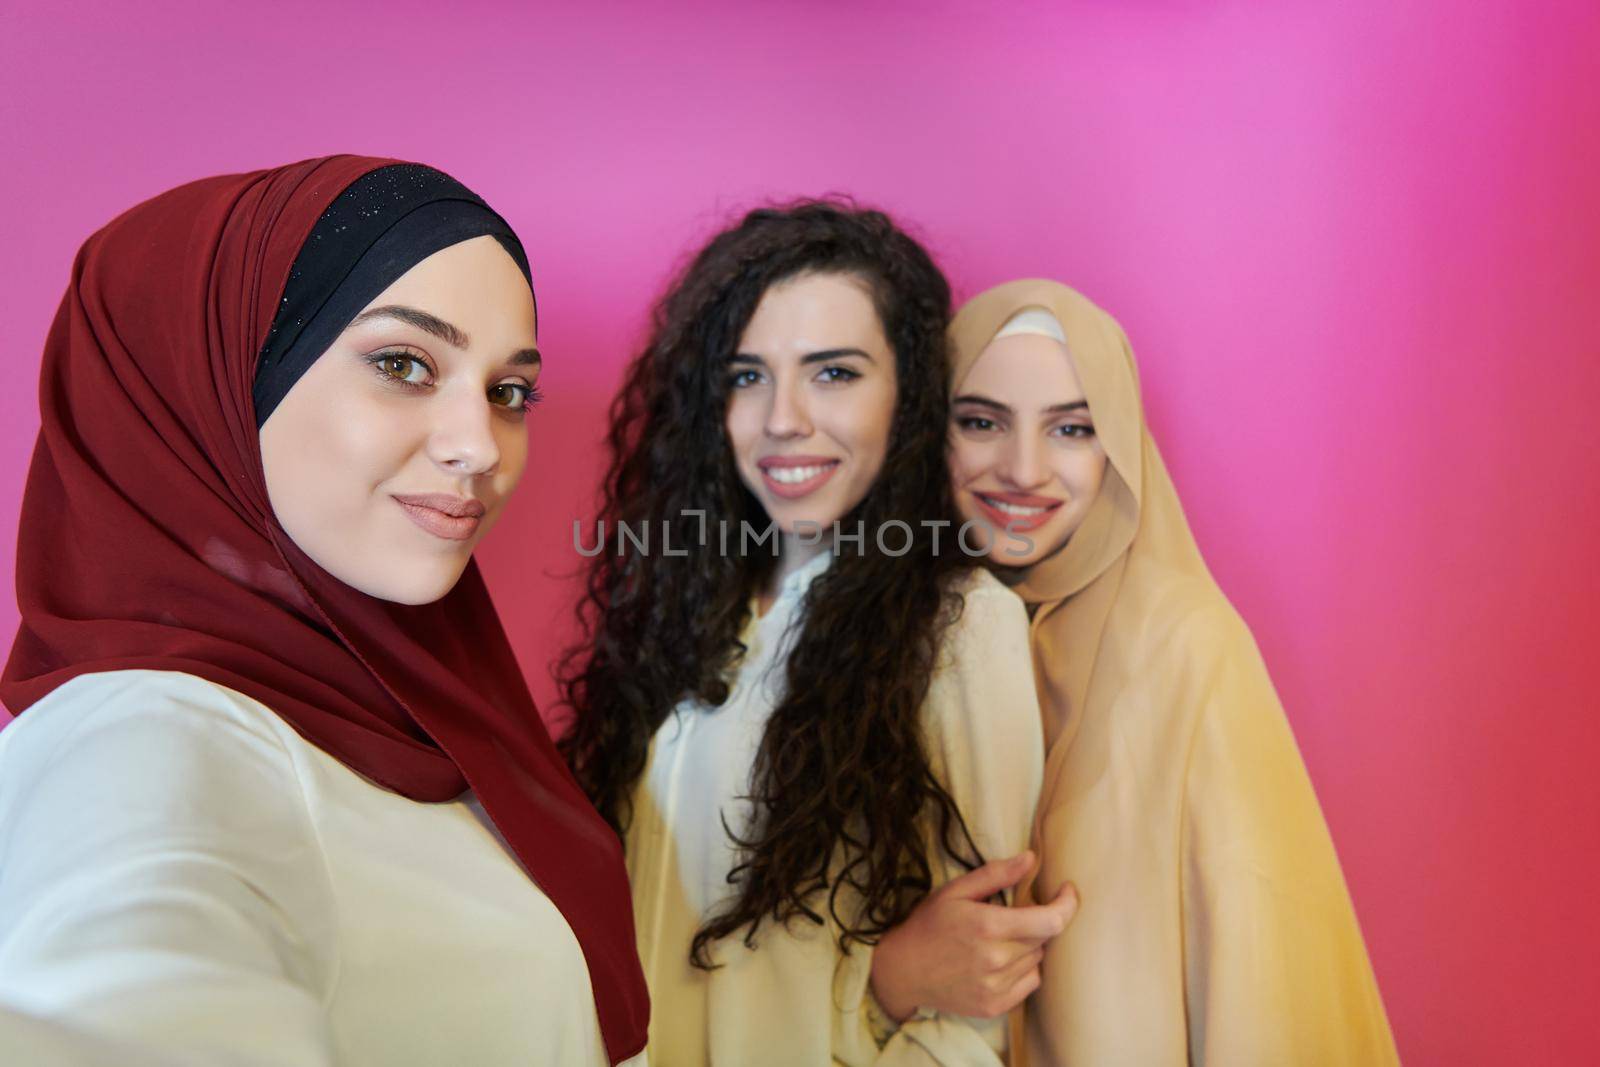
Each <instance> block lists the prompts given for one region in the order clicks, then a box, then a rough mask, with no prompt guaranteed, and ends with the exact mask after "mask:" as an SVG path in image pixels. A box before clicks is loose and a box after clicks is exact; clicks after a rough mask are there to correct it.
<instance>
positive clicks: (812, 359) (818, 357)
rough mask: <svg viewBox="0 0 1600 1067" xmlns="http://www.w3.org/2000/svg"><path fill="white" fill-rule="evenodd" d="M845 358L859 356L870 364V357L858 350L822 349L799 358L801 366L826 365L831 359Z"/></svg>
mask: <svg viewBox="0 0 1600 1067" xmlns="http://www.w3.org/2000/svg"><path fill="white" fill-rule="evenodd" d="M846 356H860V357H861V358H862V359H864V360H866V361H867V362H868V363H871V362H872V357H871V356H870V355H868V354H867V353H865V352H863V351H862V350H861V349H859V348H824V349H823V350H822V351H820V352H807V353H806V354H805V355H803V356H801V357H800V363H801V364H802V365H804V364H807V363H826V362H828V361H829V360H831V359H843V358H844V357H846Z"/></svg>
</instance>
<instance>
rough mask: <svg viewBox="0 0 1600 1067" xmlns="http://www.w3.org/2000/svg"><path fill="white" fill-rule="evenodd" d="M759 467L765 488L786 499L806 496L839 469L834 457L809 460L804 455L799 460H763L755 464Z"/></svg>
mask: <svg viewBox="0 0 1600 1067" xmlns="http://www.w3.org/2000/svg"><path fill="white" fill-rule="evenodd" d="M757 466H758V467H760V468H761V477H762V480H763V481H765V482H766V484H767V489H768V490H770V491H771V492H772V493H773V494H775V495H777V496H780V497H783V498H785V499H788V500H793V499H795V498H796V497H802V496H806V495H808V494H810V493H814V492H816V491H817V490H818V489H820V488H821V487H822V486H823V484H824V483H826V482H827V480H828V479H829V478H831V477H833V472H834V471H836V470H838V469H839V461H838V460H836V459H818V460H811V459H810V457H806V459H805V460H803V461H801V462H793V461H790V460H785V459H780V458H773V459H771V460H763V461H761V462H760V463H758V464H757Z"/></svg>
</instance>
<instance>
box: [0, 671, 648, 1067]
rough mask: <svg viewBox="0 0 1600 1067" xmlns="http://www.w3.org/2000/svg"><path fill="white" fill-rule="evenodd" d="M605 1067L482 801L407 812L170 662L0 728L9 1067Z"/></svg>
mask: <svg viewBox="0 0 1600 1067" xmlns="http://www.w3.org/2000/svg"><path fill="white" fill-rule="evenodd" d="M607 1062H608V1061H607V1056H606V1052H605V1047H604V1045H603V1044H602V1043H601V1037H600V1025H599V1021H598V1018H597V1017H596V1014H595V1007H594V997H593V995H592V992H591V989H590V985H589V971H588V967H587V966H586V964H585V962H584V958H583V951H582V949H581V948H580V947H579V945H578V940H577V938H576V937H575V936H574V935H573V933H572V930H571V928H570V927H568V925H567V923H566V920H565V919H564V918H563V917H562V915H561V913H560V912H559V911H557V910H556V907H555V905H553V904H552V903H551V902H550V899H549V898H548V897H546V896H545V895H544V894H543V893H542V892H540V890H539V887H538V886H537V885H535V884H534V883H533V882H532V881H531V880H530V879H529V878H528V876H527V875H526V874H524V873H523V870H522V868H521V866H520V865H519V864H518V863H517V861H516V859H515V858H514V857H513V856H512V855H511V853H510V852H509V851H507V849H506V848H505V847H504V846H503V845H502V844H501V842H500V840H499V838H498V836H497V834H496V833H495V831H494V829H493V826H492V825H491V824H490V823H489V822H488V820H487V818H486V816H485V815H484V813H483V811H482V809H481V808H480V807H479V806H478V804H477V803H476V802H475V801H474V799H473V797H472V796H471V795H470V794H465V795H463V796H461V797H460V798H458V799H456V800H453V801H449V802H446V803H440V804H423V803H418V802H416V801H412V800H408V799H406V798H405V797H401V796H398V795H396V794H394V793H391V792H389V791H387V790H385V789H382V788H379V787H378V786H375V785H373V784H372V783H371V782H369V781H367V779H365V778H363V777H361V776H360V775H358V774H356V773H355V772H354V771H352V770H350V769H349V768H348V767H346V766H344V764H342V763H340V762H338V761H337V760H335V759H333V758H332V757H331V756H329V755H327V754H326V753H325V752H323V751H322V750H321V749H319V748H317V747H315V746H314V745H311V744H310V743H308V742H307V741H305V740H304V739H303V738H301V737H300V735H298V734H297V733H295V732H294V730H293V729H291V728H290V727H289V726H288V724H287V723H285V722H284V721H283V720H282V719H280V718H279V717H278V716H277V715H275V714H273V712H272V711H271V710H270V709H268V708H267V707H265V706H263V705H262V704H261V703H259V702H258V701H256V700H253V699H251V698H250V697H247V696H244V695H242V694H240V693H236V692H234V691H233V690H231V689H226V688H224V687H222V686H220V685H217V684H215V683H213V682H209V681H206V680H204V679H202V678H197V677H195V676H193V675H189V674H182V673H178V672H171V671H150V670H127V671H110V672H104V673H97V674H85V675H82V676H80V677H77V678H74V679H73V680H71V681H69V682H67V683H65V684H64V685H62V686H60V687H58V688H57V689H56V690H55V691H53V692H52V693H51V694H50V695H49V696H47V697H45V698H44V699H43V700H40V701H39V702H38V703H36V704H34V705H33V706H32V707H31V708H29V709H28V711H27V713H26V714H24V715H22V716H21V717H20V718H18V719H17V720H16V721H15V722H14V723H12V724H11V725H10V726H8V727H6V729H5V730H4V732H0V1064H5V1065H6V1067H11V1065H13V1064H14V1065H16V1067H23V1065H24V1064H26V1065H27V1067H68V1065H77V1064H97V1065H100V1064H105V1065H109V1064H129V1065H138V1067H180V1065H181V1067H190V1065H192V1067H332V1065H335V1064H337V1065H339V1067H359V1065H371V1067H437V1065H439V1064H471V1065H472V1067H525V1065H529V1064H552V1065H556V1064H559V1065H561V1067H567V1065H572V1067H584V1065H592V1067H604V1065H605V1064H606V1063H607ZM644 1062H645V1057H644V1055H643V1054H641V1055H640V1056H638V1057H635V1058H634V1060H632V1061H630V1063H632V1064H634V1065H636V1067H642V1065H643V1064H644Z"/></svg>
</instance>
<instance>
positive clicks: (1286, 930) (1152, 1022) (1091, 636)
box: [951, 281, 1398, 1067]
mask: <svg viewBox="0 0 1600 1067" xmlns="http://www.w3.org/2000/svg"><path fill="white" fill-rule="evenodd" d="M1033 307H1037V308H1043V309H1045V310H1047V311H1049V312H1051V313H1052V314H1053V315H1054V316H1055V318H1056V320H1057V321H1058V322H1059V323H1060V324H1061V326H1062V328H1063V330H1064V332H1065V335H1066V346H1065V348H1066V350H1065V352H1064V353H1063V358H1070V359H1071V360H1072V363H1073V367H1074V369H1075V370H1076V372H1077V375H1078V380H1079V381H1080V382H1081V383H1082V385H1083V389H1084V393H1085V396H1086V398H1087V400H1088V402H1089V412H1090V414H1091V415H1092V416H1093V419H1094V425H1095V429H1096V432H1097V435H1098V440H1099V442H1100V443H1101V445H1102V446H1103V447H1104V449H1105V452H1106V457H1107V460H1108V466H1107V470H1106V477H1105V482H1104V484H1103V485H1102V487H1101V489H1100V492H1099V494H1098V495H1097V496H1096V498H1095V501H1094V503H1093V505H1092V506H1091V508H1090V510H1089V512H1088V513H1087V515H1086V516H1085V518H1084V521H1083V524H1082V525H1081V526H1080V527H1079V528H1078V530H1077V531H1076V532H1074V533H1073V535H1072V537H1071V539H1070V540H1069V541H1068V542H1067V544H1066V545H1065V546H1063V547H1062V549H1061V550H1060V551H1058V552H1056V553H1055V554H1054V555H1052V556H1050V557H1048V558H1047V559H1044V560H1042V561H1040V562H1038V563H1036V564H1034V565H1033V566H1032V567H1030V568H1028V569H1027V570H1026V571H1024V572H1022V573H1017V572H1011V574H1012V575H1013V576H1014V577H1015V578H1016V579H1017V584H1016V585H1015V588H1016V590H1017V591H1018V592H1019V593H1020V594H1021V595H1022V597H1023V599H1024V600H1025V601H1027V603H1028V605H1029V607H1030V609H1031V610H1032V611H1033V622H1032V627H1031V636H1032V646H1033V654H1034V665H1035V669H1036V672H1037V676H1038V682H1039V691H1040V699H1041V704H1042V706H1043V707H1044V711H1045V717H1044V723H1043V725H1044V730H1045V735H1046V743H1047V745H1048V748H1049V755H1048V757H1047V762H1046V764H1045V784H1044V791H1043V795H1042V796H1041V797H1040V800H1039V812H1038V820H1037V824H1036V830H1035V837H1034V847H1035V848H1036V849H1037V850H1038V851H1039V853H1040V865H1039V872H1038V875H1037V879H1036V881H1035V882H1034V883H1033V884H1032V885H1031V886H1029V885H1024V886H1023V887H1021V890H1020V891H1019V899H1020V900H1028V899H1030V898H1031V899H1033V900H1048V899H1050V898H1052V897H1053V896H1054V895H1055V893H1056V892H1057V890H1058V889H1059V888H1060V886H1061V885H1062V883H1063V882H1065V881H1068V880H1070V881H1072V882H1073V883H1075V884H1076V885H1077V887H1078V890H1079V893H1080V899H1081V901H1082V903H1081V906H1080V909H1079V911H1078V914H1077V916H1076V918H1074V919H1073V921H1072V923H1071V925H1070V926H1068V928H1067V930H1066V932H1065V933H1064V934H1062V935H1061V936H1060V937H1057V938H1056V939H1055V940H1054V941H1052V942H1051V943H1050V945H1049V947H1048V949H1047V950H1046V954H1045V959H1044V964H1043V968H1042V977H1043V983H1042V984H1041V986H1040V988H1039V990H1038V991H1037V992H1036V993H1035V994H1034V995H1033V996H1032V997H1030V998H1029V999H1028V1001H1027V1003H1026V1005H1025V1007H1024V1009H1023V1011H1022V1012H1020V1013H1019V1014H1018V1016H1017V1028H1016V1029H1015V1030H1014V1031H1013V1034H1014V1035H1016V1036H1019V1037H1020V1040H1018V1041H1017V1046H1018V1047H1017V1048H1016V1050H1015V1053H1016V1055H1015V1058H1014V1062H1015V1063H1019V1064H1021V1063H1031V1064H1033V1065H1035V1067H1183V1065H1187V1064H1194V1065H1197V1067H1198V1065H1216V1067H1289V1065H1295V1067H1298V1065H1317V1067H1320V1065H1326V1067H1387V1065H1389V1064H1394V1063H1396V1062H1397V1061H1398V1057H1397V1055H1396V1053H1395V1047H1394V1039H1393V1038H1392V1037H1391V1036H1390V1033H1389V1023H1388V1020H1387V1018H1386V1017H1385V1015H1384V1010H1383V1002H1382V1000H1381V999H1380V998H1379V995H1378V986H1377V982H1376V980H1375V979H1374V977H1373V973H1372V966H1371V964H1370V963H1369V962H1368V960H1367V952H1366V946H1365V945H1364V944H1363V943H1362V940H1361V930H1360V927H1359V926H1358V925H1357V923H1356V916H1355V911H1354V909H1353V908H1352V906H1351V903H1350V896H1349V893H1348V892H1347V891H1346V889H1345V884H1344V877H1343V875H1342V874H1341V872H1340V870H1339V861H1338V858H1337V856H1336V855H1335V853H1334V848H1333V841H1332V840H1331V839H1330V837H1329V835H1328V828H1327V825H1326V823H1325V822H1324V821H1323V818H1322V811H1321V809H1320V808H1319V807H1318V805H1317V798H1316V794H1315V793H1314V792H1313V791H1312V788H1311V781H1310V778H1309V777H1308V776H1307V774H1306V769H1305V765H1304V764H1303V763H1302V762H1301V759H1300V753H1299V750H1298V749H1297V748H1296V747H1295V742H1294V736H1293V734H1291V733H1290V730H1289V723H1288V720H1287V719H1286V718H1285V717H1284V713H1283V708H1282V706H1281V705H1280V704H1279V702H1278V696H1277V693H1276V692H1274V691H1273V688H1272V682H1271V679H1270V678H1268V676H1267V671H1266V667H1265V666H1264V665H1263V664H1262V661H1261V655H1260V653H1259V652H1258V651H1257V650H1256V644H1255V641H1254V640H1253V639H1252V637H1251V636H1250V631H1249V630H1248V629H1246V627H1245V625H1244V622H1243V621H1242V620H1241V619H1240V618H1239V616H1238V613H1237V612H1235V611H1234V610H1233V608H1232V606H1231V605H1230V604H1229V603H1228V601H1227V600H1226V598H1224V597H1223V595H1222V592H1221V590H1219V589H1218V588H1217V586H1216V583H1215V582H1214V581H1212V578H1211V575H1210V573H1209V572H1208V571H1207V569H1206V566H1205V562H1204V560H1202V559H1201V557H1200V552H1199V549H1198V548H1197V547H1196V545H1195V542H1194V538H1193V537H1192V536H1191V535H1190V533H1189V527H1188V523H1187V522H1186V521H1185V519H1184V516H1183V509H1182V508H1181V507H1180V506H1179V503H1178V496H1177V493H1176V491H1175V490H1174V489H1173V486H1172V481H1171V479H1170V478H1169V477H1168V476H1167V471H1166V468H1165V466H1163V464H1162V462H1161V456H1160V453H1159V452H1158V451H1157V450H1156V446H1155V441H1154V440H1153V439H1152V438H1151V436H1150V434H1149V432H1148V430H1147V429H1146V427H1145V421H1144V412H1143V409H1142V406H1141V404H1140V401H1139V382H1138V375H1137V372H1136V370H1135V367H1134V362H1133V352H1132V349H1131V348H1130V347H1129V346H1128V341H1127V338H1126V337H1125V336H1124V335H1123V332H1122V329H1121V327H1119V326H1118V325H1117V324H1116V322H1115V320H1113V319H1112V318H1111V317H1110V316H1109V315H1107V314H1106V313H1105V312H1104V311H1101V310H1100V309H1099V308H1097V307H1095V306H1094V304H1092V303H1090V302H1089V301H1088V300H1087V299H1085V298H1084V297H1083V296H1081V295H1080V294H1078V293H1076V292H1074V291H1073V290H1071V289H1068V288H1067V287H1066V286H1063V285H1059V284H1057V283H1055V282H1049V281H1019V282H1011V283H1008V284H1006V285H1002V286H999V287H998V288H995V289H991V290H990V291H988V292H987V293H984V294H982V295H981V296H979V297H977V298H975V299H974V300H972V301H971V302H970V303H968V304H967V305H966V306H965V307H963V308H962V310H961V312H960V314H958V315H957V316H956V319H955V322H954V323H953V324H952V327H951V333H952V339H953V344H952V350H953V352H954V364H953V367H952V384H953V385H954V386H955V387H956V388H957V389H958V390H959V387H960V384H961V381H962V379H963V378H964V376H965V375H966V373H967V371H968V370H969V369H970V368H971V366H972V365H973V363H974V362H976V360H977V358H978V357H979V356H980V355H981V353H982V351H983V349H984V348H985V347H986V346H987V345H988V343H989V341H990V340H991V339H992V338H993V337H994V336H995V334H996V333H997V332H998V331H999V330H1000V329H1001V327H1002V326H1003V325H1004V324H1005V323H1006V322H1007V321H1008V320H1009V319H1010V318H1011V316H1012V315H1014V314H1015V313H1016V312H1018V311H1021V310H1023V309H1025V308H1033Z"/></svg>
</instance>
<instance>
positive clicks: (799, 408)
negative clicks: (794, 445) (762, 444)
mask: <svg viewBox="0 0 1600 1067" xmlns="http://www.w3.org/2000/svg"><path fill="white" fill-rule="evenodd" d="M764 428H765V430H766V434H767V436H768V437H772V438H775V439H778V440H790V439H798V438H805V437H810V436H811V416H810V412H809V411H807V409H806V402H805V396H804V391H803V389H802V388H801V387H800V386H799V385H798V384H797V383H793V382H790V383H785V382H779V383H778V384H777V385H776V387H775V388H774V389H773V390H772V403H771V405H770V406H769V407H768V408H767V422H766V426H765V427H764Z"/></svg>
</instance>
